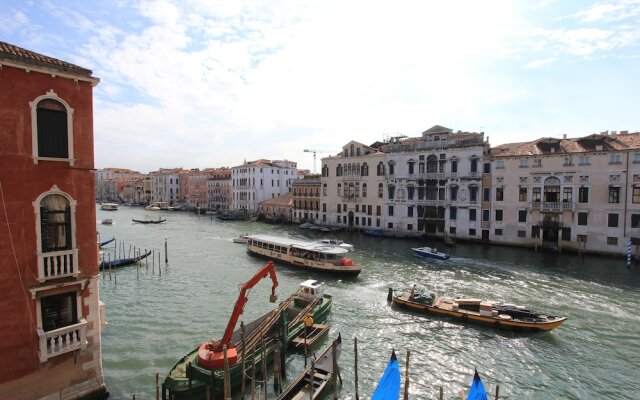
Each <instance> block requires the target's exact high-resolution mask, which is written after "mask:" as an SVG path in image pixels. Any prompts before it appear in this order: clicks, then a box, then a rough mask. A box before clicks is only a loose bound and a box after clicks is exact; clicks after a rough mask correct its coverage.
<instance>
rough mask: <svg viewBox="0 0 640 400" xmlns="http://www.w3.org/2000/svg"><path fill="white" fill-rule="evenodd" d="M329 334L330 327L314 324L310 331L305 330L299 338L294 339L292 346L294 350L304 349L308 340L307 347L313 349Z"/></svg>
mask: <svg viewBox="0 0 640 400" xmlns="http://www.w3.org/2000/svg"><path fill="white" fill-rule="evenodd" d="M327 333H329V325H326V324H313V325H312V326H311V328H309V329H308V330H307V329H303V330H302V332H300V334H299V335H298V336H296V337H295V338H293V340H292V341H291V344H292V345H293V347H294V349H302V348H304V346H305V339H306V346H307V347H312V346H314V345H315V344H316V343H317V342H318V341H319V340H320V339H321V338H323V337H324V335H326V334H327Z"/></svg>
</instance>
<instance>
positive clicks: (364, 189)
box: [362, 183, 367, 197]
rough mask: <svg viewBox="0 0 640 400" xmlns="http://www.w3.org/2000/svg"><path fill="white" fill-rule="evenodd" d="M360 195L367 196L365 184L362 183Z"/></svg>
mask: <svg viewBox="0 0 640 400" xmlns="http://www.w3.org/2000/svg"><path fill="white" fill-rule="evenodd" d="M362 197H367V184H366V183H363V184H362Z"/></svg>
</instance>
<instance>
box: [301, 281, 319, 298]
mask: <svg viewBox="0 0 640 400" xmlns="http://www.w3.org/2000/svg"><path fill="white" fill-rule="evenodd" d="M299 296H300V297H301V298H302V299H304V300H307V301H311V300H314V299H319V300H322V298H323V297H324V282H318V281H316V280H313V279H309V280H308V281H304V282H302V283H301V284H300V291H299Z"/></svg>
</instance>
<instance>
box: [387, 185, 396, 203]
mask: <svg viewBox="0 0 640 400" xmlns="http://www.w3.org/2000/svg"><path fill="white" fill-rule="evenodd" d="M387 190H389V199H390V200H393V198H394V197H395V194H396V187H395V186H393V185H389V186H387Z"/></svg>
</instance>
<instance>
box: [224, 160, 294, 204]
mask: <svg viewBox="0 0 640 400" xmlns="http://www.w3.org/2000/svg"><path fill="white" fill-rule="evenodd" d="M296 168H297V163H295V162H293V161H287V160H283V161H281V160H276V161H270V160H257V161H252V162H248V163H244V164H243V165H239V166H236V167H232V168H231V187H232V198H231V201H232V203H231V208H232V210H247V212H249V213H254V214H255V213H257V212H258V205H259V204H260V202H262V201H264V200H267V199H272V198H274V197H276V196H279V195H281V194H284V193H290V192H291V182H292V181H293V180H294V179H297V178H298V177H299V175H298V174H297V172H296Z"/></svg>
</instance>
